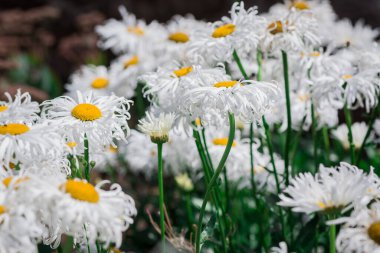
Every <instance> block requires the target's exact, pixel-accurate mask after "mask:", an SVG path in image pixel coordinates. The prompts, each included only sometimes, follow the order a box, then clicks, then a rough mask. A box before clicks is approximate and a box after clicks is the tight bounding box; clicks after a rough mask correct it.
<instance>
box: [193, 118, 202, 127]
mask: <svg viewBox="0 0 380 253" xmlns="http://www.w3.org/2000/svg"><path fill="white" fill-rule="evenodd" d="M195 125H196V126H201V125H202V121H201V119H200V118H196V119H195Z"/></svg>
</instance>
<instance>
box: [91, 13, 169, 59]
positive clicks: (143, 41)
mask: <svg viewBox="0 0 380 253" xmlns="http://www.w3.org/2000/svg"><path fill="white" fill-rule="evenodd" d="M119 12H120V15H121V17H122V20H120V21H119V20H115V19H110V20H107V21H106V22H105V24H104V25H100V26H97V27H96V28H95V30H96V33H97V34H98V35H99V36H100V38H101V41H100V42H99V46H100V47H101V48H103V49H112V51H113V52H114V53H116V54H119V53H123V52H132V53H136V52H138V51H140V50H152V47H154V46H155V44H157V43H159V42H160V41H163V40H164V39H165V38H164V36H165V32H164V29H163V28H162V27H161V25H160V24H158V23H157V22H153V23H151V24H149V25H147V24H146V23H145V21H143V20H139V19H136V17H135V15H133V14H131V13H129V12H127V10H126V9H125V7H124V6H120V7H119Z"/></svg>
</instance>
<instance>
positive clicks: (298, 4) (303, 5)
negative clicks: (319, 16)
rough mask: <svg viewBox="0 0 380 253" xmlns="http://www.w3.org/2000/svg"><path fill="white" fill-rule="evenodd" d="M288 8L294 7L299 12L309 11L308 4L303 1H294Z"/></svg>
mask: <svg viewBox="0 0 380 253" xmlns="http://www.w3.org/2000/svg"><path fill="white" fill-rule="evenodd" d="M290 7H294V8H296V9H297V10H300V11H302V10H308V9H310V6H309V4H308V3H306V2H305V1H294V2H293V3H292V5H291V6H290Z"/></svg>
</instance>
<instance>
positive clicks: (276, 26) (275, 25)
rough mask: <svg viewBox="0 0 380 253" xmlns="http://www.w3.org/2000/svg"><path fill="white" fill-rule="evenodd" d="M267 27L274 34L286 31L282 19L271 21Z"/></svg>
mask: <svg viewBox="0 0 380 253" xmlns="http://www.w3.org/2000/svg"><path fill="white" fill-rule="evenodd" d="M267 29H268V30H269V32H270V33H271V34H273V35H275V34H278V33H282V32H284V29H283V25H282V22H281V21H280V20H277V21H275V22H272V23H270V24H269V25H268V27H267Z"/></svg>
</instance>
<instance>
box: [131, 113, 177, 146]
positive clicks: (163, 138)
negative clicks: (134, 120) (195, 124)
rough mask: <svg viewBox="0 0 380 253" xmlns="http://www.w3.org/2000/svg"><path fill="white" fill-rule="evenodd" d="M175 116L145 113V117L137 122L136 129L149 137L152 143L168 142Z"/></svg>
mask: <svg viewBox="0 0 380 253" xmlns="http://www.w3.org/2000/svg"><path fill="white" fill-rule="evenodd" d="M174 119H175V115H174V114H173V113H168V114H165V113H160V114H159V115H158V116H155V115H153V114H152V113H150V112H146V117H145V118H143V119H141V120H139V125H138V128H139V130H140V131H141V132H143V133H145V134H146V135H148V136H150V139H151V141H152V142H154V143H164V142H167V141H168V140H169V131H170V129H171V128H172V125H173V122H174Z"/></svg>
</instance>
